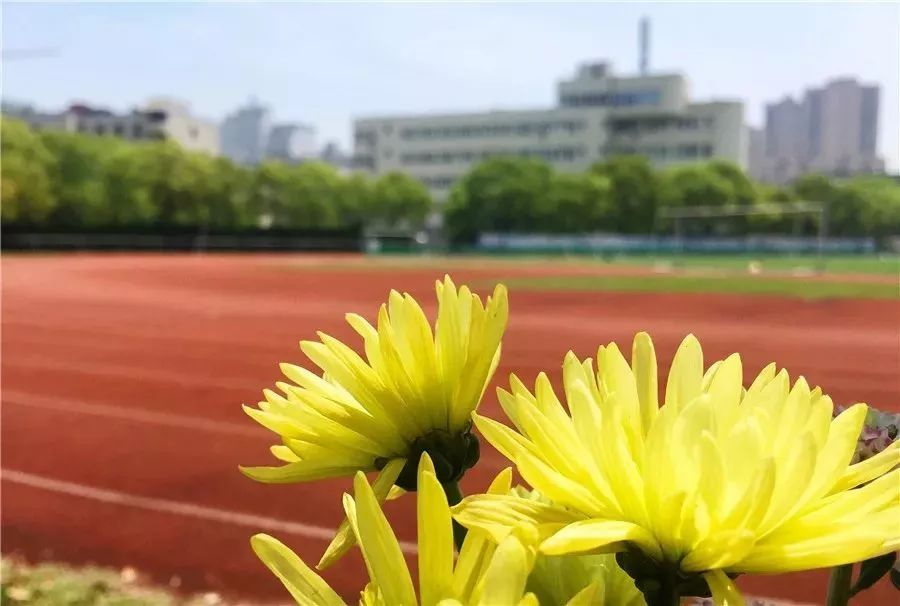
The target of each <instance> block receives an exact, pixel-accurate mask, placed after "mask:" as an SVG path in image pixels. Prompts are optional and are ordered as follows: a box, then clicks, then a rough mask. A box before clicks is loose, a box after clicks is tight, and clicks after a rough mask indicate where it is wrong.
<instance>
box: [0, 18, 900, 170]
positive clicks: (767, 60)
mask: <svg viewBox="0 0 900 606" xmlns="http://www.w3.org/2000/svg"><path fill="white" fill-rule="evenodd" d="M3 11H4V12H3V34H4V36H3V47H4V49H5V50H14V49H27V48H40V47H57V48H58V49H59V54H58V55H57V56H54V57H46V58H34V59H27V60H26V59H20V60H13V61H4V65H3V74H2V84H3V95H4V97H5V98H7V99H15V100H26V101H32V102H34V103H36V104H38V105H39V106H42V107H48V108H54V107H62V106H63V105H64V104H66V103H68V102H69V101H71V100H76V99H80V100H85V101H89V102H94V103H97V104H104V105H108V106H110V107H113V108H116V109H127V108H128V107H130V106H132V105H135V104H138V103H140V102H141V101H142V100H144V99H145V98H146V97H149V96H153V95H168V96H176V97H180V98H184V99H186V100H188V101H190V102H191V103H192V104H193V106H194V109H195V111H196V112H197V113H199V114H201V115H206V116H208V117H211V118H215V119H221V118H222V117H223V116H224V115H225V114H226V113H228V112H229V111H230V110H232V109H233V108H235V107H236V106H238V105H239V104H242V103H244V102H245V101H247V100H248V99H249V98H250V97H251V95H252V96H255V97H256V98H258V99H259V100H261V101H263V102H265V103H267V104H268V105H270V107H271V108H272V110H273V112H274V115H275V118H276V119H278V120H298V121H305V122H311V123H313V124H315V125H316V126H317V128H318V130H319V139H320V141H324V140H326V139H337V140H338V141H339V142H341V143H342V144H343V145H345V146H346V145H347V144H348V143H349V139H350V129H351V120H352V118H353V117H354V116H364V115H370V114H381V113H395V112H428V111H435V110H480V109H485V108H518V107H540V106H546V105H549V104H551V103H552V102H553V95H554V85H555V82H556V81H557V80H558V79H559V78H561V77H564V76H568V75H569V74H570V73H571V72H572V71H573V69H574V67H575V65H576V64H577V63H579V62H581V61H583V60H586V59H594V58H605V59H608V60H610V61H611V62H612V63H613V67H614V69H616V70H617V71H619V72H632V71H634V70H635V69H636V65H637V40H636V39H637V22H638V19H639V18H640V17H641V16H642V15H647V16H649V17H650V18H651V20H652V29H653V31H652V35H653V41H652V49H651V67H652V68H653V69H658V70H678V71H682V72H684V73H685V74H686V75H687V76H688V78H689V80H690V82H691V90H692V94H693V95H694V96H695V97H699V98H708V97H728V98H743V99H744V100H745V101H746V102H747V110H748V111H747V115H748V120H749V122H750V123H751V124H759V123H760V122H761V118H762V107H763V104H764V103H765V102H766V101H771V100H775V99H778V98H780V97H782V96H784V95H785V94H794V95H796V94H798V93H800V92H802V90H803V89H804V88H805V87H807V86H810V85H818V84H820V83H822V82H823V81H824V80H826V79H828V78H831V77H836V76H844V75H853V76H857V77H859V78H861V79H863V80H864V81H866V82H877V83H878V84H880V85H881V90H882V97H881V116H880V133H879V145H880V148H881V150H882V153H883V154H884V155H885V156H886V157H887V159H888V164H889V166H890V167H891V168H892V169H894V170H896V169H897V168H898V155H900V152H898V147H900V140H898V138H900V117H898V114H900V90H898V89H900V36H898V31H900V30H898V28H900V4H896V3H892V4H861V3H857V4H818V3H805V4H784V3H779V4H726V3H718V4H635V3H632V4H527V5H523V4H519V5H511V4H487V3H481V4H456V5H450V4H424V3H417V4H379V5H373V4H368V5H367V4H300V3H293V4H287V3H267V4H252V3H241V4H225V3H206V4H202V3H186V4H176V3H166V4H163V3H155V4H150V3H147V4H141V3H124V2H122V3H117V4H87V3H82V4H75V3H68V4H24V3H23V4H11V3H8V2H6V3H4V6H3Z"/></svg>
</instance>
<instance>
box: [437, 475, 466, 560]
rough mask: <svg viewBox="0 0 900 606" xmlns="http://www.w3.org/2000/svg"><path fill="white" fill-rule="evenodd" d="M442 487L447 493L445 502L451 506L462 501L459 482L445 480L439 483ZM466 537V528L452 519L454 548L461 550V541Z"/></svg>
mask: <svg viewBox="0 0 900 606" xmlns="http://www.w3.org/2000/svg"><path fill="white" fill-rule="evenodd" d="M441 486H443V488H444V494H445V495H447V504H448V505H450V507H453V506H454V505H456V504H457V503H459V502H460V501H462V499H463V496H462V491H461V490H460V489H459V482H447V483H446V484H441ZM465 538H466V529H465V527H463V526H461V525H460V523H459V522H457V521H456V520H453V542H454V543H456V549H457V550H462V544H463V541H464V540H465Z"/></svg>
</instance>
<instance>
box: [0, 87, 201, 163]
mask: <svg viewBox="0 0 900 606" xmlns="http://www.w3.org/2000/svg"><path fill="white" fill-rule="evenodd" d="M3 113H4V114H8V115H10V116H12V117H14V118H18V119H20V120H23V121H25V122H26V123H27V124H29V125H30V126H31V127H32V128H38V129H56V130H64V131H69V132H77V133H84V134H90V135H103V136H113V137H119V138H122V139H130V140H134V141H143V140H151V141H153V140H163V139H165V140H170V141H174V142H176V143H178V144H179V145H181V146H182V147H184V148H185V149H188V150H191V151H198V152H204V153H208V154H210V155H216V154H218V153H219V130H218V127H217V126H216V124H215V123H214V122H211V121H209V120H204V119H203V118H198V117H196V116H193V115H192V114H191V112H190V107H189V106H188V104H186V103H184V102H182V101H177V100H174V99H166V98H159V99H151V100H150V101H148V102H147V103H146V104H145V105H144V106H143V107H142V108H140V109H133V110H131V111H130V112H127V113H121V114H120V113H116V112H113V111H110V110H108V109H103V108H97V107H93V106H90V105H85V104H83V103H73V104H71V105H70V106H69V107H68V108H66V109H65V110H64V111H62V112H40V111H36V110H35V109H34V108H33V107H31V106H29V105H15V104H9V105H5V106H4V108H3Z"/></svg>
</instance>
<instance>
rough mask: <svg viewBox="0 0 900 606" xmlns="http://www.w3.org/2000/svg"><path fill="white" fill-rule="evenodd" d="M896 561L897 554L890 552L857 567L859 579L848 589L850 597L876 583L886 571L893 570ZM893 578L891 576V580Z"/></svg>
mask: <svg viewBox="0 0 900 606" xmlns="http://www.w3.org/2000/svg"><path fill="white" fill-rule="evenodd" d="M896 560H897V554H896V553H895V552H891V553H886V554H884V555H883V556H878V557H877V558H871V559H869V560H866V561H865V562H863V563H862V564H861V565H860V567H859V577H857V579H856V583H854V584H853V587H851V588H850V596H851V597H853V596H855V595H856V594H857V593H859V592H860V591H862V590H864V589H868V588H869V587H871V586H872V585H874V584H875V583H877V582H878V579H880V578H881V577H883V576H884V575H886V574H887V573H888V571H890V570H891V569H892V568H893V566H894V562H895V561H896ZM894 576H895V575H892V579H893V577H894ZM894 584H895V585H896V580H895V581H894Z"/></svg>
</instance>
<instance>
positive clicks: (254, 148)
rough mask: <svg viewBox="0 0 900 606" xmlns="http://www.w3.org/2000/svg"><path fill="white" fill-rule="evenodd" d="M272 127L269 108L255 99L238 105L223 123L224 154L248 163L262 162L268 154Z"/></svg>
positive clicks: (247, 164) (221, 133)
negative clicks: (267, 147) (246, 103)
mask: <svg viewBox="0 0 900 606" xmlns="http://www.w3.org/2000/svg"><path fill="white" fill-rule="evenodd" d="M270 129H271V121H270V117H269V110H268V108H266V107H264V106H262V105H259V104H257V103H254V102H251V103H249V104H248V105H246V106H244V107H241V108H238V109H237V110H236V111H234V112H233V113H231V114H229V115H228V116H227V117H226V118H225V120H224V121H223V122H222V127H221V129H220V131H219V133H220V138H221V141H222V155H223V156H226V157H228V158H230V159H231V160H233V161H234V162H235V163H237V164H242V165H245V166H253V165H256V164H259V163H260V162H262V160H263V158H264V157H265V156H266V146H267V144H268V141H269V131H270Z"/></svg>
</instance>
